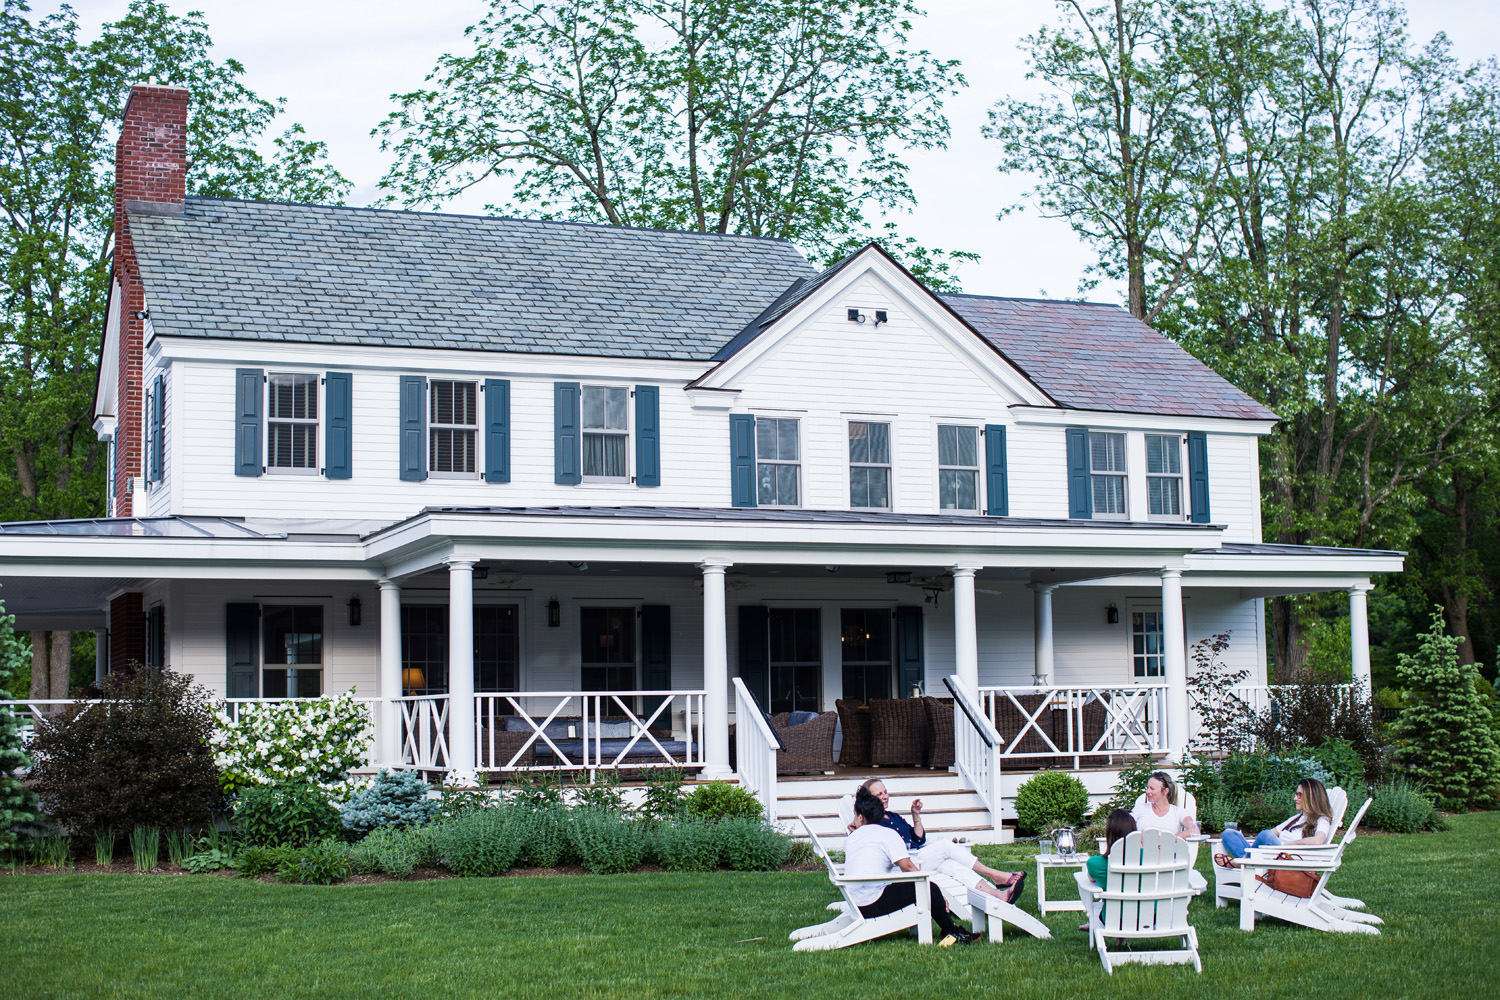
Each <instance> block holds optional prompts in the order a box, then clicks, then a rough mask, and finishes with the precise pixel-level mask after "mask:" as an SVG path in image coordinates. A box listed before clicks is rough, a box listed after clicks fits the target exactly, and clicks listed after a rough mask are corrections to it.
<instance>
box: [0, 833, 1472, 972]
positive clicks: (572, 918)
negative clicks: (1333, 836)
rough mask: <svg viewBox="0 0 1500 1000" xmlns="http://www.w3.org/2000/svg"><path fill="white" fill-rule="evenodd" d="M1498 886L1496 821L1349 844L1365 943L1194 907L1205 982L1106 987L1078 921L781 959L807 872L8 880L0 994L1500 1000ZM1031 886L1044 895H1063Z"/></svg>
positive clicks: (805, 896) (819, 897) (813, 888)
mask: <svg viewBox="0 0 1500 1000" xmlns="http://www.w3.org/2000/svg"><path fill="white" fill-rule="evenodd" d="M994 853H995V854H996V855H1002V856H1003V855H1004V854H1008V853H1010V852H1008V851H1005V850H1004V849H999V850H997V851H996V852H994ZM1201 860H1202V861H1203V865H1204V868H1205V870H1206V868H1207V858H1206V857H1205V858H1203V859H1201ZM1497 868H1500V813H1483V814H1474V815H1470V816H1462V817H1458V818H1455V819H1454V820H1452V829H1451V830H1450V831H1448V832H1446V833H1441V834H1428V835H1419V836H1408V837H1388V836H1370V837H1362V838H1360V840H1359V842H1358V843H1357V844H1355V845H1354V847H1353V848H1351V850H1350V853H1349V856H1348V857H1347V858H1346V860H1345V863H1344V868H1343V870H1341V871H1340V872H1339V874H1338V875H1337V876H1335V881H1334V882H1333V885H1332V887H1333V888H1334V889H1335V891H1338V892H1342V893H1344V894H1349V895H1355V896H1359V897H1362V898H1364V899H1365V900H1366V901H1367V902H1368V903H1369V904H1370V909H1371V910H1372V911H1373V912H1374V913H1377V914H1379V915H1380V916H1382V917H1383V918H1384V919H1385V921H1386V924H1385V926H1384V927H1383V928H1382V930H1383V934H1382V936H1380V937H1366V936H1363V935H1357V936H1356V935H1348V936H1346V935H1334V934H1322V933H1319V932H1317V931H1312V930H1308V929H1306V928H1302V927H1293V926H1288V925H1285V924H1280V923H1277V922H1275V921H1270V920H1267V921H1264V922H1263V923H1262V924H1261V926H1260V927H1258V928H1257V929H1256V931H1255V932H1254V933H1253V934H1244V933H1241V932H1240V930H1239V925H1238V917H1239V914H1238V910H1237V909H1235V908H1227V909H1223V910H1215V909H1214V907H1213V902H1212V900H1211V899H1210V898H1208V897H1207V896H1205V897H1203V898H1200V899H1199V900H1198V901H1197V902H1196V903H1194V905H1193V909H1192V911H1191V913H1192V919H1193V923H1194V924H1195V925H1196V926H1197V928H1198V932H1199V943H1200V948H1201V952H1202V955H1203V974H1202V976H1201V977H1200V976H1195V975H1194V973H1193V971H1192V968H1191V966H1174V967H1149V966H1147V967H1142V966H1126V967H1124V968H1122V969H1119V970H1117V971H1116V972H1115V975H1114V976H1113V978H1111V977H1109V976H1106V975H1105V973H1104V970H1103V969H1102V968H1101V966H1100V964H1099V961H1098V959H1097V958H1096V957H1095V956H1094V955H1093V953H1092V952H1090V951H1089V950H1088V949H1087V945H1086V941H1085V937H1084V935H1083V934H1081V933H1079V932H1078V931H1077V930H1076V927H1077V924H1078V919H1079V918H1078V915H1077V914H1054V915H1052V916H1051V917H1049V918H1048V922H1049V923H1050V924H1051V926H1052V929H1053V932H1054V934H1055V935H1056V937H1055V938H1054V939H1053V940H1051V941H1036V940H1033V939H1031V938H1029V937H1026V936H1024V935H1021V936H1016V937H1010V936H1007V939H1006V942H1005V944H1003V945H998V946H995V945H989V944H981V945H972V946H968V947H955V948H946V949H939V948H922V947H919V946H918V945H917V944H916V942H915V941H914V940H913V939H910V938H903V937H897V938H892V939H888V940H885V941H880V942H875V943H871V944H864V945H858V946H855V947H853V948H849V949H846V950H844V951H839V952H825V953H820V954H808V955H799V954H793V953H792V950H791V946H790V944H789V943H788V941H787V937H786V936H787V932H788V931H790V930H792V929H793V928H794V927H797V926H800V925H802V924H809V923H813V922H815V921H817V920H820V919H822V917H823V916H824V912H823V906H824V904H825V903H827V902H829V901H830V900H831V899H832V898H833V893H832V889H831V887H830V886H829V885H828V882H827V880H826V878H824V877H823V876H821V875H817V874H799V873H776V874H766V875H760V874H731V873H721V874H715V875H673V874H652V875H624V876H613V877H599V876H595V877H577V878H503V879H444V880H436V881H427V882H412V883H404V884H403V883H387V884H377V885H349V886H333V887H329V888H318V887H311V886H283V885H268V884H263V883H261V882H257V881H243V880H237V879H222V878H210V877H195V876H177V877H140V876H131V875H26V876H19V877H14V878H10V877H6V878H0V955H3V956H4V959H3V963H0V996H5V997H73V996H79V997H82V996H87V997H116V996H119V997H137V996H151V997H156V996H160V997H173V998H178V997H188V998H194V1000H196V998H213V997H225V998H233V1000H244V997H246V996H277V997H282V996H295V997H302V996H328V997H345V996H347V997H375V996H379V997H420V998H424V1000H425V998H434V997H449V996H474V997H488V998H497V997H542V996H545V997H588V998H591V1000H604V998H610V997H621V998H642V997H720V996H722V997H730V996H734V997H738V996H744V995H746V994H751V993H756V994H760V995H763V996H766V997H798V998H818V997H828V998H838V1000H852V998H859V997H873V996H880V997H885V996H890V997H897V996H899V997H931V998H934V1000H938V998H949V997H960V996H997V997H1001V996H1003V997H1006V998H1010V997H1055V998H1059V1000H1062V998H1075V997H1109V998H1122V997H1141V998H1147V1000H1161V998H1163V997H1167V996H1174V997H1181V998H1184V1000H1188V998H1198V997H1275V998H1279V1000H1293V998H1296V1000H1301V998H1310V997H1334V998H1343V997H1349V998H1355V1000H1375V998H1388V997H1402V998H1406V997H1444V998H1451V997H1459V998H1464V1000H1478V998H1482V997H1491V996H1495V995H1496V992H1497V990H1500V986H1497V978H1496V977H1497V971H1496V970H1497V965H1500V892H1497V891H1496V889H1495V885H1496V879H1495V875H1494V873H1495V871H1496V870H1497ZM1057 874H1058V875H1059V876H1061V873H1057ZM1068 881H1071V880H1068ZM1049 885H1050V886H1051V887H1052V891H1053V892H1054V893H1055V894H1057V895H1058V896H1059V897H1060V896H1061V895H1062V894H1063V891H1064V889H1065V888H1070V886H1065V882H1064V878H1063V877H1058V878H1057V879H1056V880H1055V881H1054V882H1050V883H1049ZM1485 886H1489V888H1488V889H1485V888H1484V887H1485ZM1033 901H1034V897H1033ZM1184 990H1187V991H1190V992H1183V991H1184ZM1167 991H1170V992H1167Z"/></svg>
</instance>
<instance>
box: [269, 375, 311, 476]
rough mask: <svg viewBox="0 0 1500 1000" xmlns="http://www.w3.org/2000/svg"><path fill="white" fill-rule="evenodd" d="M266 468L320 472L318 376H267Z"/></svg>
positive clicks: (299, 472) (281, 471)
mask: <svg viewBox="0 0 1500 1000" xmlns="http://www.w3.org/2000/svg"><path fill="white" fill-rule="evenodd" d="M266 471H267V472H280V473H289V474H296V475H317V473H318V376H316V375H302V374H295V373H291V372H272V373H271V374H270V375H269V376H267V378H266Z"/></svg>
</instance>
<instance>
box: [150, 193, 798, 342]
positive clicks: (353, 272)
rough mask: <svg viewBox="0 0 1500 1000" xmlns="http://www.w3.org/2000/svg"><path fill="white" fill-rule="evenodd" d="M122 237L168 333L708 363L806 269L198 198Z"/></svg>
mask: <svg viewBox="0 0 1500 1000" xmlns="http://www.w3.org/2000/svg"><path fill="white" fill-rule="evenodd" d="M130 229H131V235H132V236H133V237H134V240H135V249H136V255H137V257H138V258H139V260H140V267H141V274H142V278H143V280H144V283H145V286H146V294H147V299H148V302H149V303H150V308H151V323H152V326H153V327H154V329H155V330H156V332H157V333H158V334H163V335H169V336H202V337H229V338H240V339H246V340H282V341H307V342H318V343H340V344H366V345H375V346H403V347H413V346H416V347H446V348H461V349H465V350H497V351H520V352H534V353H545V354H580V355H604V356H623V357H650V358H668V359H674V360H703V361H706V360H708V359H709V358H711V357H712V356H713V354H714V352H715V351H717V350H718V349H719V347H721V346H722V345H723V344H724V343H726V342H727V341H728V340H729V339H730V338H731V337H733V336H734V334H736V333H737V332H739V331H740V330H741V329H742V328H743V327H744V326H745V325H746V324H747V323H749V322H750V321H751V320H752V319H754V318H755V317H756V316H757V315H759V314H760V313H761V312H762V311H763V310H764V309H765V307H766V303H768V302H770V301H772V300H774V299H775V298H776V297H777V296H778V295H780V294H781V293H782V292H783V291H784V290H785V289H786V288H787V287H788V285H790V284H791V283H792V282H793V281H796V280H798V279H800V278H804V277H807V276H809V275H811V274H812V273H813V269H812V268H811V267H810V266H809V265H808V263H807V261H806V260H804V259H803V258H802V255H801V254H799V253H798V252H797V251H796V249H795V248H793V247H792V245H791V244H790V243H787V242H786V241H784V240H772V239H763V238H759V237H751V236H720V235H716V234H703V233H679V232H660V231H654V230H642V229H624V228H620V227H616V226H593V225H583V224H578V223H565V222H536V221H529V220H521V219H496V218H486V217H478V216H463V215H439V214H435V213H426V212H396V211H382V210H375V209H357V208H331V207H327V206H316V205H283V204H273V203H268V202H254V201H231V200H221V199H211V198H189V199H188V202H187V210H186V212H185V213H184V214H182V215H180V216H170V215H149V214H142V213H134V212H133V213H131V215H130Z"/></svg>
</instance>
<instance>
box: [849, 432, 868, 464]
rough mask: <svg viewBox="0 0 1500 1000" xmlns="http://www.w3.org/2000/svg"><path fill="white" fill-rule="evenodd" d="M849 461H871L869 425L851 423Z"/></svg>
mask: <svg viewBox="0 0 1500 1000" xmlns="http://www.w3.org/2000/svg"><path fill="white" fill-rule="evenodd" d="M849 461H851V462H868V461H870V425H869V424H862V423H851V424H850V425H849Z"/></svg>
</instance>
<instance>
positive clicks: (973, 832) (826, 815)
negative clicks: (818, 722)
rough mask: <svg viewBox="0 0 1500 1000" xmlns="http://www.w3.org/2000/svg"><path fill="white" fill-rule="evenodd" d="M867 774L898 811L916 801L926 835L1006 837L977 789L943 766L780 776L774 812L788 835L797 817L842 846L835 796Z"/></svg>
mask: <svg viewBox="0 0 1500 1000" xmlns="http://www.w3.org/2000/svg"><path fill="white" fill-rule="evenodd" d="M872 777H878V778H880V780H881V781H883V782H885V786H886V789H887V790H888V791H889V792H890V793H891V808H892V809H894V810H895V811H896V812H898V813H900V814H901V815H902V816H906V817H910V815H911V804H912V802H914V801H915V800H917V799H921V800H922V807H923V808H922V823H923V826H925V827H926V829H927V832H928V834H929V835H930V836H938V837H963V838H965V839H966V840H968V841H969V842H970V843H977V844H984V843H998V842H1001V838H1002V837H1003V838H1005V839H1009V837H1008V835H1007V833H1006V832H1005V831H999V830H996V829H994V828H993V827H992V826H991V825H990V814H989V810H988V809H986V808H985V807H984V803H983V801H982V800H981V799H980V798H979V795H978V793H977V792H975V791H974V790H973V789H971V788H969V787H967V785H966V784H965V783H964V781H963V779H962V778H960V777H959V776H958V775H957V774H953V773H950V772H946V771H920V772H915V773H904V774H902V773H895V774H888V775H887V774H878V773H871V772H864V773H858V774H842V775H836V776H823V775H811V776H788V777H784V778H781V779H778V781H777V783H776V792H777V794H776V815H777V817H778V818H779V819H780V821H781V824H782V826H783V828H784V829H785V830H786V832H788V833H790V834H791V835H792V836H794V837H800V836H803V832H802V824H800V823H798V822H797V817H798V816H801V817H803V818H805V819H806V820H807V822H808V825H809V826H811V827H812V829H813V832H814V833H816V834H817V835H818V839H819V840H821V841H822V842H823V844H824V845H825V846H826V847H828V848H830V849H831V850H842V849H843V845H844V838H845V836H847V834H848V830H847V829H846V828H845V826H844V821H843V820H842V819H841V818H840V817H839V811H838V805H839V800H840V799H841V798H843V797H844V796H845V795H850V794H852V793H853V792H854V791H855V790H856V789H858V788H859V786H860V784H861V782H863V781H866V780H868V779H869V778H872Z"/></svg>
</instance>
